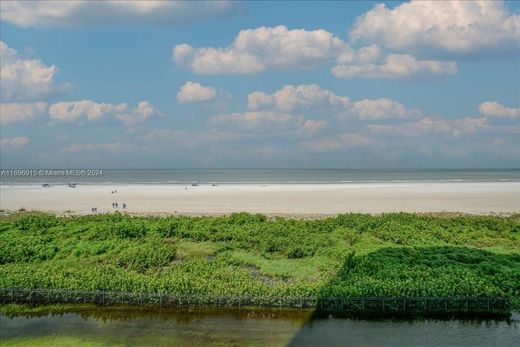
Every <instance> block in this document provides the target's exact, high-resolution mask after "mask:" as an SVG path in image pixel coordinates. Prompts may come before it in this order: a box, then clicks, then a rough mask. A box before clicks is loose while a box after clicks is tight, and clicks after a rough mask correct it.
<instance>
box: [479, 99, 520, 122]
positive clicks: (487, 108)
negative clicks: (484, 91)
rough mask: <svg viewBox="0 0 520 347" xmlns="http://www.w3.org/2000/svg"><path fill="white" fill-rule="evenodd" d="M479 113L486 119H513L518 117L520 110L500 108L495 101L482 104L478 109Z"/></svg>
mask: <svg viewBox="0 0 520 347" xmlns="http://www.w3.org/2000/svg"><path fill="white" fill-rule="evenodd" d="M479 111H480V113H482V114H483V115H484V116H486V117H490V118H492V117H496V118H502V117H504V118H511V119H515V118H516V117H518V115H520V108H509V107H505V106H502V105H501V104H499V103H498V102H496V101H486V102H483V103H482V104H481V105H480V107H479Z"/></svg>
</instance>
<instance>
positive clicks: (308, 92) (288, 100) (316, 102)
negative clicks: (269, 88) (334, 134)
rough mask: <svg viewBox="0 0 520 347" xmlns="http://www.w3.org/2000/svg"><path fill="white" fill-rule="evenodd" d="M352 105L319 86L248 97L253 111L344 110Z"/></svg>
mask: <svg viewBox="0 0 520 347" xmlns="http://www.w3.org/2000/svg"><path fill="white" fill-rule="evenodd" d="M349 105H350V99H349V98H348V97H346V96H339V95H336V94H334V93H333V92H331V91H330V90H327V89H323V88H321V87H320V86H318V85H317V84H300V85H297V86H294V85H285V86H283V87H282V88H281V89H280V90H278V91H276V92H275V93H273V94H266V93H263V92H253V93H251V94H249V96H248V106H249V109H251V110H259V109H269V108H275V109H277V110H280V111H284V112H290V111H295V110H301V109H311V108H317V107H326V108H338V109H344V108H346V107H348V106H349Z"/></svg>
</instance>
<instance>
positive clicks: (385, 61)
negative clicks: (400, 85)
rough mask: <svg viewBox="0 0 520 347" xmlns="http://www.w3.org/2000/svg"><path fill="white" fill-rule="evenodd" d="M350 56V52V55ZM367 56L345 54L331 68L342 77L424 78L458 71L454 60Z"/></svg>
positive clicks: (337, 75) (336, 74) (334, 73)
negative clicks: (359, 56) (351, 58)
mask: <svg viewBox="0 0 520 347" xmlns="http://www.w3.org/2000/svg"><path fill="white" fill-rule="evenodd" d="M348 57H349V58H350V54H349V55H348ZM377 58H379V57H373V59H371V60H366V58H362V59H356V58H354V59H353V60H350V59H347V58H346V56H345V55H342V56H340V57H339V58H338V64H337V65H336V66H335V67H333V68H332V69H331V72H332V74H333V75H334V76H336V77H340V78H353V77H361V78H387V79H388V78H398V79H424V78H431V77H435V76H442V75H452V74H454V73H456V72H457V64H456V63H455V62H452V61H438V60H418V59H416V58H415V57H414V56H411V55H409V54H389V55H387V56H386V57H384V58H382V59H380V60H378V61H375V62H373V60H376V59H377Z"/></svg>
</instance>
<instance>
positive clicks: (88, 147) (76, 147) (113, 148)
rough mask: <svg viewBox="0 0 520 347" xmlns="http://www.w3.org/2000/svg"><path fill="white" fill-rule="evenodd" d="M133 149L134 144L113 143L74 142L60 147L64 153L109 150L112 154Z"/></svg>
mask: <svg viewBox="0 0 520 347" xmlns="http://www.w3.org/2000/svg"><path fill="white" fill-rule="evenodd" d="M134 149H135V145H134V144H131V143H129V144H122V143H119V142H114V143H75V144H72V145H70V146H68V147H65V148H62V149H61V151H62V152H64V153H81V152H109V153H112V154H118V153H124V152H131V151H133V150H134Z"/></svg>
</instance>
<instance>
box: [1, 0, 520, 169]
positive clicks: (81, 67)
mask: <svg viewBox="0 0 520 347" xmlns="http://www.w3.org/2000/svg"><path fill="white" fill-rule="evenodd" d="M203 5H204V6H203ZM0 12H1V20H0V29H1V33H0V39H1V41H2V64H1V72H2V74H1V77H2V79H1V85H0V86H1V89H2V92H1V104H2V108H1V113H0V115H1V117H2V118H1V121H2V122H1V128H0V130H1V131H0V136H1V141H2V145H1V147H0V154H1V162H0V165H1V167H2V168H8V167H9V168H13V167H20V168H22V167H23V168H28V167H29V168H30V167H49V168H58V167H59V168H62V167H100V168H147V167H149V168H185V167H211V168H219V167H253V168H255V167H291V168H292V167H294V168H299V167H302V168H307V167H341V168H430V167H431V168H437V167H456V168H459V167H462V168H471V167H477V168H496V167H506V168H509V167H520V151H519V150H518V148H520V140H519V136H518V135H519V133H520V126H519V118H520V108H519V107H520V83H519V81H520V61H519V59H520V16H519V13H520V4H519V3H517V2H516V3H515V2H470V1H465V2H458V1H455V2H449V1H445V2H427V1H421V2H411V3H408V2H387V3H384V2H383V3H380V2H370V1H364V2H338V1H334V2H311V1H303V2H295V1H291V2H260V1H256V2H210V3H206V4H203V3H201V2H158V3H154V2H135V1H134V2H107V3H101V2H93V3H86V4H85V3H82V2H76V3H73V4H71V3H70V2H69V3H66V2H64V3H63V2H59V1H52V2H36V1H25V2H15V1H5V2H2V4H1V8H0Z"/></svg>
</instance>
